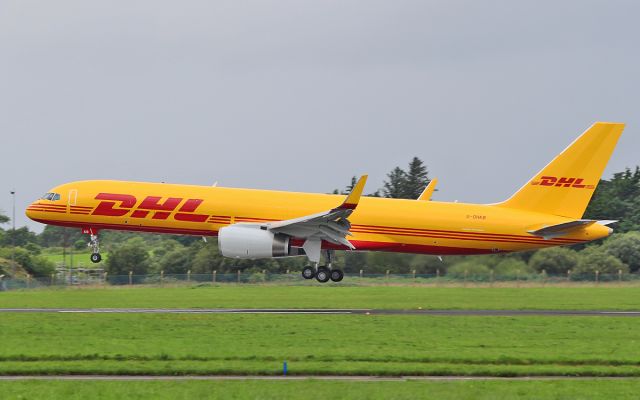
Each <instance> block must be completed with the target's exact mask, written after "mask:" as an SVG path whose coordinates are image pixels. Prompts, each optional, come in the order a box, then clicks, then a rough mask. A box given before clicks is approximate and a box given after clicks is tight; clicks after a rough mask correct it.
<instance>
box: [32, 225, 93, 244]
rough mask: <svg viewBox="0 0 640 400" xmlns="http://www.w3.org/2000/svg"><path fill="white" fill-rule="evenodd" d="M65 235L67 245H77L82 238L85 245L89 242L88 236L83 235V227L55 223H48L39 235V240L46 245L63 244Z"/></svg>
mask: <svg viewBox="0 0 640 400" xmlns="http://www.w3.org/2000/svg"><path fill="white" fill-rule="evenodd" d="M65 235H66V241H67V246H71V245H74V246H75V243H76V242H77V241H80V240H81V241H82V242H84V243H85V244H84V246H86V244H87V243H88V242H89V239H88V236H85V235H83V234H82V230H81V229H73V228H65V227H62V226H55V225H46V226H45V227H44V230H43V231H42V233H41V234H40V235H38V242H39V243H40V245H42V246H44V247H53V246H63V245H64V242H65Z"/></svg>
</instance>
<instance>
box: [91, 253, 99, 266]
mask: <svg viewBox="0 0 640 400" xmlns="http://www.w3.org/2000/svg"><path fill="white" fill-rule="evenodd" d="M100 261H102V256H101V255H100V253H93V254H91V262H92V263H94V264H95V263H99V262H100Z"/></svg>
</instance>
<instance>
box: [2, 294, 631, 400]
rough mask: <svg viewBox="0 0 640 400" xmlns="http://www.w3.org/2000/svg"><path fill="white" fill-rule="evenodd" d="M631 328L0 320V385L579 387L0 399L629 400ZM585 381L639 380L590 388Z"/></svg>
mask: <svg viewBox="0 0 640 400" xmlns="http://www.w3.org/2000/svg"><path fill="white" fill-rule="evenodd" d="M0 307H5V308H6V307H12V308H13V307H26V308H28V307H69V308H70V307H78V308H91V307H100V308H120V307H126V308H131V307H148V308H161V307H169V308H226V307H234V308H236V307H237V308H290V307H293V308H296V307H298V308H303V307H304V308H376V309H417V308H423V309H429V308H431V309H583V310H593V309H601V310H640V288H639V287H637V286H628V285H607V286H599V287H587V286H567V287H561V286H549V287H544V288H541V287H538V288H535V287H526V288H524V287H521V288H514V287H510V288H508V287H507V288H505V287H446V286H445V287H435V286H393V285H392V286H360V287H359V286H338V285H330V286H275V285H241V286H236V285H219V286H209V285H194V286H191V287H189V286H178V287H164V288H159V287H148V286H147V287H105V288H69V289H54V290H46V289H36V290H24V291H10V292H1V293H0ZM638 332H640V318H628V317H578V316H572V317H552V316H520V317H506V316H504V317H479V316H416V315H365V314H359V315H301V314H293V315H286V314H126V313H119V314H90V313H28V314H18V313H4V314H0V344H1V346H0V375H14V374H24V375H42V374H48V375H58V374H89V375H98V374H100V375H122V374H131V375H231V374H233V375H272V376H277V375H281V374H282V367H283V362H284V361H287V364H288V373H289V375H293V376H295V375H318V376H319V375H379V376H403V375H404V376H422V375H435V376H449V375H457V376H496V377H515V376H539V377H543V376H559V375H562V376H581V377H591V378H593V379H594V380H578V381H557V380H552V381H409V382H344V381H319V380H303V381H260V380H247V381H193V380H188V381H153V382H147V381H135V382H120V381H99V382H87V381H17V382H2V381H0V398H2V399H5V398H7V399H24V398H47V399H62V398H64V399H78V398H97V399H116V398H117V399H119V398H123V397H124V398H158V399H169V398H170V399H192V398H214V399H215V398H236V399H245V398H246V399H255V398H260V399H275V398H278V399H280V398H299V397H300V394H301V393H304V395H305V396H304V397H305V398H309V399H327V398H331V399H334V398H347V399H414V398H436V399H501V398H504V399H539V398H545V399H546V398H549V399H605V398H606V399H608V398H617V399H625V398H629V399H631V398H637V392H638V390H639V389H640V336H638ZM597 377H638V378H639V379H637V380H636V379H625V380H598V379H597Z"/></svg>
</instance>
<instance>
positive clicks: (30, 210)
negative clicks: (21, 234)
mask: <svg viewBox="0 0 640 400" xmlns="http://www.w3.org/2000/svg"><path fill="white" fill-rule="evenodd" d="M33 205H34V203H31V204H29V206H28V207H27V209H26V210H24V213H25V215H26V216H27V218H29V219H33V215H34V210H33Z"/></svg>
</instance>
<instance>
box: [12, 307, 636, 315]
mask: <svg viewBox="0 0 640 400" xmlns="http://www.w3.org/2000/svg"><path fill="white" fill-rule="evenodd" d="M0 313H75V314H287V315H300V314H302V315H318V314H319V315H340V314H343V315H415V316H479V317H522V316H549V317H640V311H615V310H420V309H416V310H382V309H365V308H355V309H324V308H313V309H309V308H305V309H303V308H300V309H298V308H286V309H274V308H0Z"/></svg>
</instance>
